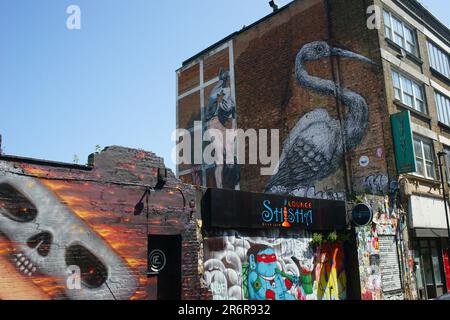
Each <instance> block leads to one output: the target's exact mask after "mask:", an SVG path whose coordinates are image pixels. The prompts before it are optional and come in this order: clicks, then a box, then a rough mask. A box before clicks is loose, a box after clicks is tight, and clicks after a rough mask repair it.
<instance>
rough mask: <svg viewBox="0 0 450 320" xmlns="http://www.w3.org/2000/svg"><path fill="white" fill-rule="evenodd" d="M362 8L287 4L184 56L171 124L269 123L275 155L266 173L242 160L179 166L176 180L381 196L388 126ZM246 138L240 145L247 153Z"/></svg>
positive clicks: (372, 36)
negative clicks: (236, 163) (175, 118)
mask: <svg viewBox="0 0 450 320" xmlns="http://www.w3.org/2000/svg"><path fill="white" fill-rule="evenodd" d="M349 7H351V8H352V10H351V11H349V10H348V8H349ZM366 9H367V8H366V7H365V4H364V3H362V2H361V1H357V0H351V4H349V1H323V0H308V1H294V2H292V3H291V4H289V5H288V6H286V7H284V8H283V9H281V10H279V11H278V12H277V14H276V15H272V16H270V17H267V18H265V19H262V20H261V21H259V22H258V23H257V25H256V26H255V25H254V26H251V27H249V28H244V29H242V30H240V31H239V32H237V33H235V34H233V35H232V36H231V37H230V38H227V40H226V41H224V42H222V43H220V42H219V43H218V44H217V45H216V46H215V47H213V48H212V49H211V50H208V51H206V52H202V53H200V54H199V55H196V56H194V57H193V58H191V59H189V60H187V61H185V62H184V63H183V66H182V67H181V68H180V69H179V70H178V71H177V79H178V95H177V97H178V102H177V115H178V121H177V127H178V128H185V129H189V130H191V129H192V130H191V131H194V130H195V129H193V121H194V120H197V121H202V123H203V130H204V129H208V128H214V129H218V130H219V131H223V130H224V129H225V128H238V129H242V130H244V131H246V130H253V129H254V130H257V131H258V130H260V129H266V130H272V129H276V130H279V135H280V139H279V141H278V142H279V146H277V148H278V149H279V150H277V152H279V155H280V157H279V159H277V160H279V161H276V163H275V164H274V167H275V165H276V164H277V163H278V166H277V168H276V170H274V172H273V175H271V176H264V175H261V167H265V166H264V165H262V164H261V163H260V162H258V164H254V163H248V162H246V163H245V164H242V165H241V166H240V168H239V170H238V168H237V167H232V166H229V167H227V166H203V167H202V169H201V170H198V169H199V168H195V167H194V168H192V167H189V166H184V165H180V166H179V167H178V170H179V174H180V176H181V178H182V179H184V181H187V182H192V181H196V182H197V183H198V182H199V181H202V185H204V186H208V187H219V188H220V187H224V188H232V189H234V188H237V187H239V188H240V190H243V191H253V192H271V193H277V194H291V195H295V196H298V197H308V198H320V199H336V200H343V199H345V198H346V194H347V193H352V192H356V193H370V194H380V195H381V194H384V193H386V192H387V189H388V180H389V179H388V176H389V174H388V171H389V170H388V163H387V160H386V150H385V149H386V141H385V137H384V132H389V128H388V127H386V123H387V122H386V121H387V120H388V119H387V116H386V115H385V114H384V113H383V112H381V110H383V108H384V107H385V104H384V91H383V90H384V87H383V74H382V72H381V57H380V55H379V52H376V51H374V50H371V48H370V46H369V45H368V44H369V43H376V42H377V40H378V36H377V32H376V30H375V31H371V30H368V29H367V25H366V18H367V17H366ZM343 15H345V17H346V18H348V19H342V16H343ZM342 20H345V23H344V22H343V21H342ZM349 30H352V32H348V31H349ZM355 34H358V37H355V36H354V35H355ZM254 144H255V143H254V142H250V141H245V150H246V152H247V154H248V152H250V150H251V149H252V147H254ZM229 147H231V146H225V147H224V148H223V149H224V151H223V153H224V155H225V154H230V153H231V152H232V151H230V150H229V149H230V148H229ZM227 148H228V149H227ZM271 148H272V145H271V144H270V145H267V149H268V154H271V152H272V151H273V150H272V149H271ZM259 160H261V159H259ZM236 181H238V183H236Z"/></svg>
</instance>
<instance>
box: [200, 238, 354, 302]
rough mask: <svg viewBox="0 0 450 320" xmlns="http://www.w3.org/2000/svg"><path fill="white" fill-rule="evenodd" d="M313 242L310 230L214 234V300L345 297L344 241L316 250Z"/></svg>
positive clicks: (210, 246) (210, 281) (209, 274)
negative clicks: (289, 234) (282, 235)
mask: <svg viewBox="0 0 450 320" xmlns="http://www.w3.org/2000/svg"><path fill="white" fill-rule="evenodd" d="M238 235H239V236H238ZM267 236H268V237H267ZM311 241H312V238H311V235H310V234H308V233H301V234H297V235H296V236H293V237H287V238H280V237H278V236H276V237H275V235H272V234H268V235H265V236H259V237H245V236H244V235H242V234H238V233H236V235H233V236H222V237H212V238H209V239H208V240H207V241H206V242H205V251H206V254H205V258H206V260H205V264H204V270H205V273H204V284H205V285H206V287H208V288H209V289H210V291H211V293H212V294H213V299H214V300H242V299H245V300H247V299H250V300H253V299H255V300H266V299H272V300H280V299H284V300H331V299H345V298H346V273H345V268H344V252H343V249H342V245H341V244H339V243H333V244H323V245H320V246H317V248H316V251H315V252H314V250H313V248H312V246H311V245H310V243H311Z"/></svg>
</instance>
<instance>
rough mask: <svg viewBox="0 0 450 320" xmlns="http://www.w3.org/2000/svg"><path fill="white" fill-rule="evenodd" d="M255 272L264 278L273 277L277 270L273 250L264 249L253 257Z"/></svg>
mask: <svg viewBox="0 0 450 320" xmlns="http://www.w3.org/2000/svg"><path fill="white" fill-rule="evenodd" d="M254 263H255V271H256V272H257V273H258V274H260V275H262V276H264V277H273V276H274V275H275V273H276V272H275V270H276V268H277V256H276V254H275V251H274V250H273V249H270V248H268V249H265V250H263V251H260V252H258V254H256V256H254Z"/></svg>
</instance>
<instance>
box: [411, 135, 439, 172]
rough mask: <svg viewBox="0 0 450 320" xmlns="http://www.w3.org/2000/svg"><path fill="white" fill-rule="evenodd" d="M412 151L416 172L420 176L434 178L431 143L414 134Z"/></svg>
mask: <svg viewBox="0 0 450 320" xmlns="http://www.w3.org/2000/svg"><path fill="white" fill-rule="evenodd" d="M414 151H415V153H416V167H417V171H416V173H417V174H418V175H421V176H422V177H425V178H429V179H435V177H436V173H435V169H434V156H433V154H434V153H433V143H432V142H431V141H430V140H428V139H424V138H421V137H418V136H414Z"/></svg>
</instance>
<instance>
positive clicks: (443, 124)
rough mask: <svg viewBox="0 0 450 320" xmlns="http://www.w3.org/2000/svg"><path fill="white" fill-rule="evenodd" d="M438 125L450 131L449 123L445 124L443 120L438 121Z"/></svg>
mask: <svg viewBox="0 0 450 320" xmlns="http://www.w3.org/2000/svg"><path fill="white" fill-rule="evenodd" d="M438 126H439V127H440V128H441V129H444V130H446V131H450V126H449V125H447V124H445V123H442V122H440V121H438Z"/></svg>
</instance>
